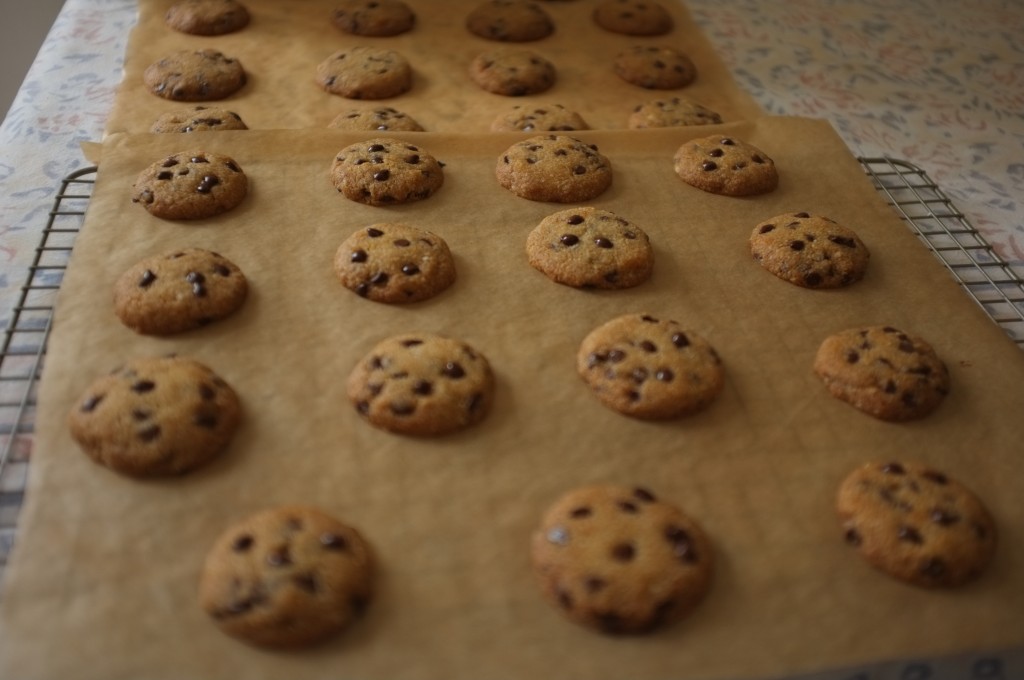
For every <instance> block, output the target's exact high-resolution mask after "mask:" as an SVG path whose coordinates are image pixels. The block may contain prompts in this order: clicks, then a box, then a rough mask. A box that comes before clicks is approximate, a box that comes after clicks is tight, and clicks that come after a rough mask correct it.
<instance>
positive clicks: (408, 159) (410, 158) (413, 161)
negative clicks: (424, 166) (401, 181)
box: [405, 154, 420, 165]
mask: <svg viewBox="0 0 1024 680" xmlns="http://www.w3.org/2000/svg"><path fill="white" fill-rule="evenodd" d="M405 162H406V163H408V164H409V165H417V164H418V163H419V162H420V157H419V156H417V155H416V154H413V155H411V156H406V157H405Z"/></svg>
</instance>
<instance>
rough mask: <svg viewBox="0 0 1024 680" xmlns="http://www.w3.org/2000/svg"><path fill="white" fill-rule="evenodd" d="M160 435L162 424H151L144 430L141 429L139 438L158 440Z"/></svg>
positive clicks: (148, 440) (145, 440)
mask: <svg viewBox="0 0 1024 680" xmlns="http://www.w3.org/2000/svg"><path fill="white" fill-rule="evenodd" d="M159 437H160V426H159V425H150V426H149V427H147V428H146V429H144V430H139V439H141V440H142V441H144V442H147V443H148V442H152V441H156V440H157V439H158V438H159Z"/></svg>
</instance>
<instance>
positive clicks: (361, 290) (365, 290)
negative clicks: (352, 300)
mask: <svg viewBox="0 0 1024 680" xmlns="http://www.w3.org/2000/svg"><path fill="white" fill-rule="evenodd" d="M355 290H356V295H358V296H360V297H366V296H367V295H369V294H370V284H368V283H360V284H359V285H357V286H356V289H355Z"/></svg>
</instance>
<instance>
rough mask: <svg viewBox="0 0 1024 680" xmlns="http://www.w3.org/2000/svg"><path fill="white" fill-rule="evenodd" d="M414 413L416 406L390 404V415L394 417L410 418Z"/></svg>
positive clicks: (397, 403)
mask: <svg viewBox="0 0 1024 680" xmlns="http://www.w3.org/2000/svg"><path fill="white" fill-rule="evenodd" d="M415 412H416V404H405V403H402V402H396V403H392V404H391V413H393V414H394V415H396V416H411V415H412V414H413V413H415Z"/></svg>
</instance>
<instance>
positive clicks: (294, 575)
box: [199, 505, 374, 649]
mask: <svg viewBox="0 0 1024 680" xmlns="http://www.w3.org/2000/svg"><path fill="white" fill-rule="evenodd" d="M373 573H374V564H373V556H372V553H371V549H370V546H369V544H368V543H367V541H366V540H365V539H364V538H363V536H362V535H361V534H360V533H359V531H357V530H356V529H355V528H353V527H351V526H349V525H348V524H345V523H343V522H341V521H340V520H338V519H336V518H335V517H333V516H331V515H328V514H327V513H325V512H324V511H323V510H320V509H319V508H315V507H312V506H306V505H284V506H277V507H272V508H270V509H268V510H263V511H260V512H257V513H254V514H252V515H250V516H248V517H246V518H244V519H242V520H241V521H239V522H237V523H235V524H233V525H232V526H230V527H229V528H228V529H227V530H226V531H225V532H224V533H223V534H221V536H220V537H219V538H217V540H216V542H215V543H214V544H213V546H212V547H211V548H210V551H209V553H207V556H206V560H205V562H204V563H203V567H202V572H201V574H200V579H199V605H200V607H201V608H202V609H203V611H205V612H206V613H207V614H208V615H209V616H210V617H211V618H212V619H213V621H214V623H216V624H217V626H218V627H219V628H220V629H221V630H222V631H224V632H225V633H227V634H228V635H231V636H233V637H235V638H238V639H240V640H242V641H244V642H247V643H249V644H253V645H257V646H261V647H269V648H284V649H291V648H299V647H307V646H310V645H313V644H315V643H318V642H321V641H324V640H326V639H327V638H329V637H331V636H334V635H336V634H338V633H340V632H341V631H342V630H344V629H346V628H348V627H349V626H350V625H352V624H353V622H354V621H355V620H356V619H357V618H358V617H359V616H360V615H361V614H362V613H363V611H364V610H365V609H366V607H367V606H368V605H369V602H370V599H371V597H372V594H373Z"/></svg>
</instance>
